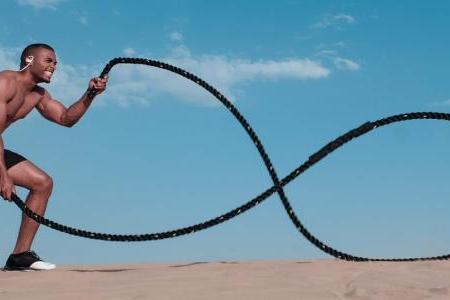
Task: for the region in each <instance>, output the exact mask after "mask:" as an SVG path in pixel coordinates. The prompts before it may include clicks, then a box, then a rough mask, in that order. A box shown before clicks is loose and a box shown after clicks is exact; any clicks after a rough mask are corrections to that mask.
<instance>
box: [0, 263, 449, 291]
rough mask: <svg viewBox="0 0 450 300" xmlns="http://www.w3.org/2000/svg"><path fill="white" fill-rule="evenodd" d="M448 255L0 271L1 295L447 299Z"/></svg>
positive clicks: (65, 267)
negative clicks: (357, 260)
mask: <svg viewBox="0 0 450 300" xmlns="http://www.w3.org/2000/svg"><path fill="white" fill-rule="evenodd" d="M449 289H450V262H447V261H444V262H413V263H351V262H343V261H334V260H320V261H255V262H209V263H204V262H194V263H185V264H153V265H98V266H95V265H86V266H62V267H59V268H58V269H56V270H53V271H47V272H0V299H2V300H3V299H5V300H17V299H34V300H44V299H45V300H52V299H59V300H60V299H64V300H84V299H121V300H123V299H276V300H281V299H450V294H449Z"/></svg>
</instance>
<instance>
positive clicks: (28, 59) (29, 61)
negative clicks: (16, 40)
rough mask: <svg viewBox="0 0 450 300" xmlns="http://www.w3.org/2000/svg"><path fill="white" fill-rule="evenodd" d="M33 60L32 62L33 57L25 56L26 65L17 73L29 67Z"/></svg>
mask: <svg viewBox="0 0 450 300" xmlns="http://www.w3.org/2000/svg"><path fill="white" fill-rule="evenodd" d="M33 60H34V56H32V55H30V56H27V57H26V58H25V62H26V63H27V65H26V66H25V67H23V68H22V69H20V71H19V72H22V71H23V70H25V69H26V68H28V67H29V66H30V65H31V63H32V62H33Z"/></svg>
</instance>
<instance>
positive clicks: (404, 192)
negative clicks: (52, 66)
mask: <svg viewBox="0 0 450 300" xmlns="http://www.w3.org/2000/svg"><path fill="white" fill-rule="evenodd" d="M1 5H2V9H1V10H0V68H1V69H17V66H18V60H19V54H20V52H21V50H22V49H23V47H24V46H26V45H28V44H29V43H33V42H45V43H49V44H51V45H52V46H53V47H54V48H55V49H56V52H57V55H58V59H59V61H60V64H59V68H58V70H57V72H56V74H55V76H54V78H53V82H52V83H51V84H50V85H48V86H45V87H46V88H47V89H48V90H49V91H50V92H51V93H52V95H53V97H54V98H56V99H58V100H60V101H62V102H63V103H65V104H66V105H70V104H71V103H73V102H74V101H75V100H76V99H77V97H79V96H80V95H81V94H82V93H83V92H84V90H85V89H86V87H87V82H88V80H89V78H90V77H92V76H94V75H96V74H98V73H99V72H100V71H101V69H102V68H103V66H104V64H105V63H106V62H107V61H108V60H109V59H112V58H114V57H118V56H130V57H148V58H152V59H159V60H163V61H166V62H169V63H172V64H175V65H177V66H180V67H183V68H185V69H187V70H189V71H191V72H193V73H194V74H196V75H199V76H200V77H202V78H203V79H205V80H206V81H208V82H210V83H211V84H213V85H214V86H215V87H217V88H218V89H219V90H220V91H221V92H223V93H224V94H225V95H226V96H227V97H228V98H230V99H231V100H232V101H233V102H234V104H235V105H236V106H237V108H238V109H239V110H240V111H241V112H242V114H243V115H244V116H245V117H246V118H247V119H248V120H249V121H250V123H251V124H252V126H253V128H254V129H255V131H256V133H258V135H259V136H260V138H261V140H262V142H263V143H264V144H265V146H266V149H267V151H268V153H269V155H270V157H271V159H272V161H273V163H274V165H275V168H276V169H277V171H278V173H279V175H280V176H281V177H284V176H285V175H286V174H288V173H289V172H290V171H291V170H292V169H294V168H295V167H297V166H298V165H300V164H301V163H302V162H303V161H305V160H306V159H307V158H308V156H309V155H310V154H312V153H313V152H315V151H316V150H318V149H319V148H321V147H322V146H323V145H324V144H326V143H327V142H328V141H329V140H331V139H333V138H335V137H336V136H338V135H340V134H342V133H344V132H346V131H347V130H349V129H351V128H354V127H356V126H358V125H360V124H362V123H364V122H366V121H369V120H376V119H379V118H381V117H384V116H388V115H393V114H397V113H402V112H411V111H439V112H448V111H449V108H450V90H449V87H448V86H449V85H448V76H447V75H448V74H447V73H448V70H449V69H450V61H449V59H448V49H449V46H450V37H449V35H448V34H447V32H446V31H447V29H446V28H448V27H449V26H450V24H449V21H448V18H447V16H448V14H449V12H450V4H449V3H447V2H444V1H439V2H435V3H433V5H429V4H426V3H424V2H419V1H398V2H395V3H393V2H391V1H378V2H377V3H374V2H369V1H341V2H338V3H337V2H335V1H321V2H320V3H319V2H317V1H277V3H276V4H275V2H269V1H260V2H259V3H258V5H255V4H254V3H253V2H251V1H246V2H244V1H228V2H226V3H224V2H223V1H148V2H146V3H145V4H144V3H139V4H137V2H131V1H75V0H65V1H64V0H17V1H12V0H11V1H4V2H2V4H1ZM449 135H450V128H449V126H448V124H446V123H444V122H442V121H415V122H409V123H404V124H395V125H392V126H390V127H387V128H382V129H379V130H377V131H375V132H372V133H370V134H368V135H366V136H364V137H362V138H360V139H358V140H356V141H354V142H352V143H350V144H349V145H347V146H345V147H344V148H342V149H341V150H339V151H337V152H336V153H334V154H333V155H331V156H330V157H328V158H326V159H325V160H324V161H322V162H320V163H319V164H318V165H317V166H315V167H314V168H312V169H311V170H309V171H308V172H307V173H306V174H304V175H303V176H301V177H300V178H298V179H297V180H296V181H295V182H293V183H292V184H290V185H289V186H288V187H286V192H287V195H288V197H289V199H290V201H291V202H292V205H293V207H294V208H295V210H296V212H297V213H298V215H299V217H300V218H301V220H302V221H303V223H304V224H305V225H306V227H307V228H308V229H309V230H310V231H311V232H312V233H313V234H315V235H316V236H317V237H318V238H319V239H322V240H324V241H325V242H327V243H328V244H329V245H331V246H333V247H335V248H337V249H339V250H341V251H345V252H350V253H352V254H355V255H362V256H374V257H384V256H388V257H394V256H419V255H420V256H428V255H438V254H443V253H447V252H449V249H450V238H449V237H448V234H447V233H448V232H449V229H450V221H449V218H448V217H447V212H448V211H449V208H450V207H449V204H448V201H447V197H448V195H449V193H450V188H449V185H448V178H450V171H449V170H448V168H447V166H448V165H449V163H450V158H449V157H448V155H447V154H448V149H450V140H449V138H448V136H449ZM3 138H4V141H5V145H6V148H8V149H11V150H14V151H17V152H19V153H21V154H23V155H25V156H26V157H27V158H29V159H30V160H32V161H33V162H34V163H35V164H36V165H38V166H40V167H41V168H42V169H44V170H45V171H46V172H47V173H48V174H50V175H51V176H52V177H53V179H54V181H55V188H54V192H53V196H52V198H51V202H50V205H49V208H48V211H47V216H48V217H49V218H51V219H54V220H55V221H58V222H61V223H65V224H67V225H70V226H75V227H81V228H83V229H87V230H92V231H100V232H109V233H149V232H154V231H165V230H170V229H174V228H177V227H181V226H186V225H191V224H194V223H197V222H201V221H204V220H206V219H209V218H211V217H215V216H216V215H219V214H222V213H224V212H226V211H228V210H230V209H233V208H235V207H236V206H239V205H241V204H242V203H244V202H246V201H248V200H249V199H250V198H252V197H254V196H255V195H257V194H259V193H260V192H261V191H263V190H264V189H266V188H268V187H270V186H271V181H270V178H269V176H268V174H267V173H266V171H265V169H264V167H263V165H262V162H261V159H260V158H259V157H258V156H257V152H256V149H254V146H253V145H252V144H251V142H250V141H249V139H248V138H247V136H246V134H245V132H244V131H243V130H242V128H240V127H239V125H238V124H237V122H236V121H234V119H233V118H232V117H231V115H230V114H229V113H228V112H227V110H226V109H224V108H223V107H221V106H220V105H218V103H217V101H216V100H215V99H214V98H213V97H212V96H210V95H208V94H207V93H206V92H204V91H202V90H201V89H200V88H199V87H197V86H195V85H193V84H191V83H190V82H186V80H183V79H181V78H178V77H177V76H175V75H173V74H169V73H167V72H165V71H162V70H153V69H150V68H148V67H133V66H117V67H115V68H114V69H113V71H112V72H111V74H110V84H109V86H108V90H107V91H106V92H105V93H104V94H103V95H101V96H100V97H98V98H97V99H96V102H95V103H94V105H93V107H92V108H91V109H90V111H89V112H88V113H87V114H86V115H85V117H84V118H83V119H82V120H81V122H80V123H79V124H77V125H76V126H75V127H73V128H71V129H67V128H63V127H58V126H56V125H55V124H52V123H49V122H47V121H46V120H44V119H43V118H41V117H40V116H39V115H38V114H36V113H33V114H31V115H30V116H29V117H28V118H27V119H25V120H23V121H21V122H20V123H16V124H15V125H13V126H12V127H11V128H9V129H8V131H7V132H5V133H4V134H3ZM20 195H21V196H22V197H24V196H25V195H26V193H25V191H23V190H22V191H20ZM0 214H1V216H2V220H3V222H2V226H0V236H1V237H2V243H1V246H0V256H2V257H5V258H6V257H7V255H8V253H9V252H10V251H11V249H12V248H13V246H14V242H15V237H16V232H17V227H18V224H19V216H20V214H19V211H18V209H17V208H16V207H15V206H13V205H10V204H8V203H6V202H4V203H3V204H1V207H0ZM34 249H35V250H36V251H38V253H40V254H41V255H42V256H43V257H44V258H47V259H49V260H51V261H54V262H56V263H58V264H75V263H77V264H79V263H140V262H179V261H210V260H250V259H309V258H326V257H327V256H326V255H324V254H322V253H321V252H320V251H319V250H317V249H315V248H314V247H313V246H311V245H310V244H309V243H308V242H307V241H306V240H305V239H304V238H303V237H302V236H300V235H299V233H298V232H297V231H296V230H295V228H294V227H293V226H292V225H291V223H290V221H289V220H288V218H287V216H286V214H285V212H284V211H283V208H282V206H281V204H280V201H279V199H278V198H277V197H276V196H272V197H271V198H270V199H268V200H267V201H266V202H264V203H263V204H261V205H260V206H259V207H257V208H255V209H253V210H251V211H250V212H248V213H246V214H243V215H241V216H239V217H238V218H236V219H233V220H232V221H229V222H226V223H224V224H222V225H219V226H217V227H214V228H212V229H209V230H206V231H203V232H199V233H196V234H193V235H189V236H184V237H180V238H175V239H171V240H164V241H156V242H145V243H126V244H122V243H110V242H109V243H108V242H100V241H92V240H85V239H81V238H77V237H72V236H68V235H64V234H62V233H59V232H56V231H52V230H50V229H47V228H41V230H40V232H39V234H38V236H37V239H36V242H35V244H34Z"/></svg>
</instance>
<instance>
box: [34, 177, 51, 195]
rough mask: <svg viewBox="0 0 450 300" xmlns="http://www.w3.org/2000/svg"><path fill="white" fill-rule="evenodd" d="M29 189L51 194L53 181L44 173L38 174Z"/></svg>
mask: <svg viewBox="0 0 450 300" xmlns="http://www.w3.org/2000/svg"><path fill="white" fill-rule="evenodd" d="M31 188H32V190H33V191H35V192H51V191H52V189H53V179H52V178H51V177H50V176H48V175H47V174H45V173H43V174H40V175H39V176H37V178H35V180H34V182H33V185H32V187H31Z"/></svg>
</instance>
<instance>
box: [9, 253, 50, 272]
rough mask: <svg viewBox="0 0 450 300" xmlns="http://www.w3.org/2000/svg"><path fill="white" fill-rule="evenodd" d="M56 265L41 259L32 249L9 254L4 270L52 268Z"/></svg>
mask: <svg viewBox="0 0 450 300" xmlns="http://www.w3.org/2000/svg"><path fill="white" fill-rule="evenodd" d="M54 268H56V266H55V265H54V264H52V263H48V262H45V261H43V260H42V259H41V258H40V257H39V255H37V254H36V252H34V251H25V252H22V253H17V254H11V255H10V256H9V258H8V260H7V261H6V265H5V267H4V270H5V271H27V270H38V271H42V270H52V269H54Z"/></svg>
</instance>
